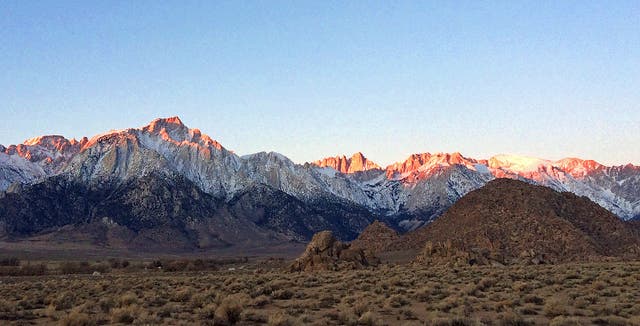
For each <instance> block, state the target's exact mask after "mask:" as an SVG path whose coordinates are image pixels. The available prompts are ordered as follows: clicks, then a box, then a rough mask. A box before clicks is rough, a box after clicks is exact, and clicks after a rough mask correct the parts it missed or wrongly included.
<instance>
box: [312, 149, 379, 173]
mask: <svg viewBox="0 0 640 326" xmlns="http://www.w3.org/2000/svg"><path fill="white" fill-rule="evenodd" d="M313 164H315V165H317V166H319V167H322V168H323V167H330V168H333V169H334V170H336V171H338V172H340V173H356V172H362V171H368V170H374V169H381V167H380V166H379V165H377V164H375V163H374V162H372V161H369V160H368V159H367V158H366V157H364V155H363V154H362V153H360V152H358V153H355V154H353V155H352V156H351V158H347V157H346V156H344V155H343V156H336V157H327V158H324V159H322V160H319V161H315V162H313Z"/></svg>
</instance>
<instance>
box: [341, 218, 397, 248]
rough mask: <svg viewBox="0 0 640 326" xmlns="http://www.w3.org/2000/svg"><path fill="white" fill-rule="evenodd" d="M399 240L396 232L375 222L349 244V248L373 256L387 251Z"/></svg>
mask: <svg viewBox="0 0 640 326" xmlns="http://www.w3.org/2000/svg"><path fill="white" fill-rule="evenodd" d="M399 239H400V235H399V234H398V231H396V230H394V229H392V228H390V227H388V226H387V225H386V224H384V223H383V222H380V221H378V220H376V221H374V222H373V223H371V225H369V226H367V228H366V229H364V231H362V233H360V235H359V236H358V238H356V239H355V240H353V241H352V242H351V248H359V249H362V250H364V251H366V252H371V253H374V254H375V253H378V252H382V251H387V250H388V248H389V246H390V245H391V244H392V243H394V242H396V241H398V240H399Z"/></svg>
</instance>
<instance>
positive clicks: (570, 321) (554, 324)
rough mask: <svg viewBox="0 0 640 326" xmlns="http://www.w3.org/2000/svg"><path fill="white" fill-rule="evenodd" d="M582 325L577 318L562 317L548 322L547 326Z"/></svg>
mask: <svg viewBox="0 0 640 326" xmlns="http://www.w3.org/2000/svg"><path fill="white" fill-rule="evenodd" d="M582 324H584V323H583V322H581V321H580V320H579V319H577V318H574V317H564V316H558V317H555V318H553V319H551V322H549V326H580V325H582Z"/></svg>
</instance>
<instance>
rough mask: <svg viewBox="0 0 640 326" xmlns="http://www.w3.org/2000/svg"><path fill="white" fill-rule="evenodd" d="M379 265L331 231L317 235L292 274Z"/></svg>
mask: <svg viewBox="0 0 640 326" xmlns="http://www.w3.org/2000/svg"><path fill="white" fill-rule="evenodd" d="M376 264H378V260H377V259H375V258H374V257H371V256H367V255H366V254H365V252H364V250H362V249H359V248H350V245H349V244H346V243H343V242H341V241H339V240H338V239H336V238H335V237H334V236H333V233H332V232H331V231H322V232H318V233H316V234H315V235H314V236H313V238H312V239H311V242H309V244H308V245H307V249H306V250H305V251H304V253H303V254H302V255H301V256H300V257H299V258H298V259H296V260H295V261H294V262H293V263H292V264H291V265H290V266H289V270H290V271H291V272H310V271H336V270H345V269H359V268H364V267H367V266H371V265H376Z"/></svg>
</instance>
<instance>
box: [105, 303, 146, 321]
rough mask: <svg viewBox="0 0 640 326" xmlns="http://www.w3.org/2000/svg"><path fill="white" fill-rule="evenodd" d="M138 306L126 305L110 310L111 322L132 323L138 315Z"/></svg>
mask: <svg viewBox="0 0 640 326" xmlns="http://www.w3.org/2000/svg"><path fill="white" fill-rule="evenodd" d="M139 314H140V308H138V306H126V307H121V308H115V309H113V310H111V322H112V323H121V324H132V323H133V322H134V321H135V320H136V318H137V317H138V315H139Z"/></svg>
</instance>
